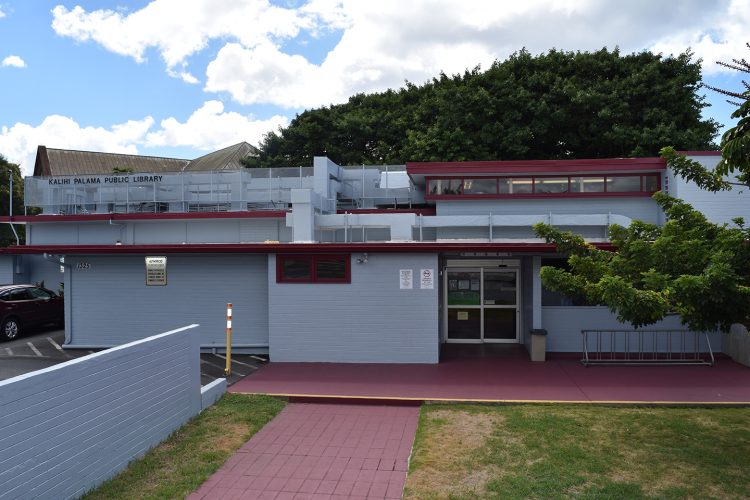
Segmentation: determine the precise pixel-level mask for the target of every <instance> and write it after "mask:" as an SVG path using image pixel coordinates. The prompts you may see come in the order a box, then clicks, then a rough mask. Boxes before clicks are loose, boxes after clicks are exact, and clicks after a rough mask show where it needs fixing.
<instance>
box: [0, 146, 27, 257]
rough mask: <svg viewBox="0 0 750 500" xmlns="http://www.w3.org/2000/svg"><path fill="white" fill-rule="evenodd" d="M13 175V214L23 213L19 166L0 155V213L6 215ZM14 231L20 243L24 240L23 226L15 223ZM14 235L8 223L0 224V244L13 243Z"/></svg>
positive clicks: (21, 180) (14, 242) (21, 177)
mask: <svg viewBox="0 0 750 500" xmlns="http://www.w3.org/2000/svg"><path fill="white" fill-rule="evenodd" d="M11 175H12V176H13V215H23V214H24V202H23V176H22V175H21V168H20V167H19V166H18V165H16V164H15V163H10V162H8V160H6V159H5V157H4V156H2V155H0V214H2V215H8V214H9V213H10V211H9V206H10V205H9V204H10V196H8V194H9V191H10V176H11ZM15 227H16V231H17V232H18V236H19V238H20V239H21V243H23V241H24V234H25V232H24V226H20V225H16V226H15ZM15 244H16V237H15V236H14V234H13V231H12V230H11V228H10V225H9V224H0V246H2V247H7V246H8V245H15Z"/></svg>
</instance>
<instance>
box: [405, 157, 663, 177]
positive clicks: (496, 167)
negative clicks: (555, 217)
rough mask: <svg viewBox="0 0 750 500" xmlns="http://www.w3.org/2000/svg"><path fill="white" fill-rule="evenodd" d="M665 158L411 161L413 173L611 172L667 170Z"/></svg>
mask: <svg viewBox="0 0 750 500" xmlns="http://www.w3.org/2000/svg"><path fill="white" fill-rule="evenodd" d="M666 167H667V163H666V161H665V160H664V159H663V158H609V159H593V160H520V161H457V162H423V163H417V162H408V163H407V164H406V171H407V172H408V173H409V174H443V173H452V172H460V173H477V174H482V173H484V174H496V173H517V172H610V171H632V170H656V169H658V170H663V169H665V168H666Z"/></svg>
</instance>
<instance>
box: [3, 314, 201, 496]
mask: <svg viewBox="0 0 750 500" xmlns="http://www.w3.org/2000/svg"><path fill="white" fill-rule="evenodd" d="M197 327H198V325H190V326H187V327H183V328H180V329H177V330H172V331H170V332H166V333H162V334H160V335H155V336H153V337H148V338H146V339H143V340H138V341H135V342H131V343H129V344H125V345H122V346H119V347H115V348H112V349H108V350H106V351H102V352H98V353H95V354H91V355H89V356H86V357H83V358H78V359H75V360H72V361H68V362H65V363H62V364H59V365H55V366H52V367H50V368H45V369H43V370H39V371H36V372H31V373H27V374H24V375H20V376H18V377H14V378H11V379H8V380H5V381H2V382H0V499H5V498H14V499H16V498H75V497H78V496H80V495H81V494H83V493H84V492H86V491H88V490H90V489H92V488H94V487H96V486H97V485H99V484H101V483H102V482H104V481H105V480H107V479H109V478H110V477H112V476H114V475H115V474H116V473H117V472H119V471H120V470H121V469H123V468H125V466H126V465H127V464H128V462H130V461H131V460H133V459H134V458H136V457H138V456H140V455H142V454H144V453H145V452H146V451H147V450H149V449H150V448H152V447H153V446H155V445H156V444H158V443H159V442H161V441H162V440H164V439H165V438H166V437H167V436H169V435H170V434H171V433H172V432H174V431H175V430H176V429H177V428H179V427H180V426H181V425H182V424H184V423H185V422H186V421H187V420H188V419H190V418H191V417H193V416H194V415H196V414H197V413H199V412H200V411H201V409H202V403H201V382H200V353H199V347H198V346H199V332H198V328H197Z"/></svg>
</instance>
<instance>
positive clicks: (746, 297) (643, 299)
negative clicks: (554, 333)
mask: <svg viewBox="0 0 750 500" xmlns="http://www.w3.org/2000/svg"><path fill="white" fill-rule="evenodd" d="M654 198H655V199H656V201H657V203H658V204H659V206H660V207H661V208H662V209H663V210H664V213H665V214H666V216H667V222H666V224H665V225H664V226H663V227H659V226H657V225H654V224H647V223H644V222H640V221H634V222H633V223H632V224H631V225H630V226H629V227H627V228H624V227H622V226H616V225H613V226H611V227H610V240H611V241H612V243H613V244H614V245H615V246H617V249H618V250H617V252H609V251H606V250H599V249H596V248H594V247H593V246H592V245H590V244H589V243H586V242H585V241H584V240H583V238H581V237H580V236H576V235H573V234H572V233H569V232H563V231H560V230H559V229H556V228H554V227H552V226H549V225H547V224H537V225H536V226H534V229H535V230H536V231H537V234H539V235H540V236H541V237H543V238H545V239H546V240H547V241H548V242H552V243H555V244H557V247H558V250H559V251H560V252H562V253H565V254H567V255H569V258H568V265H569V269H567V270H566V269H559V268H554V267H548V266H545V267H543V268H542V270H541V277H542V281H543V283H544V285H545V286H546V287H548V288H550V289H552V290H554V291H558V292H562V293H564V294H566V295H568V296H571V297H582V298H584V299H585V300H587V301H588V302H590V303H594V304H606V305H607V306H608V307H609V308H610V309H611V310H612V311H613V312H614V313H616V314H617V319H618V320H619V321H622V322H628V323H632V324H633V325H634V326H636V327H640V326H645V325H650V324H653V323H655V322H657V321H659V320H660V319H663V318H664V317H665V316H666V315H667V314H669V313H678V314H679V315H680V316H681V318H682V321H683V323H684V324H685V325H686V326H688V327H689V328H690V329H693V330H697V331H711V330H715V329H717V328H718V329H721V330H724V331H727V330H729V327H730V326H731V325H732V323H741V322H744V321H745V320H746V319H747V318H748V317H750V229H748V228H746V227H745V226H744V221H743V220H742V219H739V218H738V219H736V220H735V223H736V224H737V225H736V226H735V227H730V226H728V225H719V224H715V223H712V222H710V221H709V220H707V219H706V217H705V216H704V215H703V214H702V213H701V212H699V211H697V210H695V209H693V208H692V207H691V206H690V205H688V204H687V203H685V202H683V201H681V200H678V199H675V198H671V197H669V196H667V195H666V194H664V193H656V194H655V195H654Z"/></svg>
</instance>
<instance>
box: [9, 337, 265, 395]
mask: <svg viewBox="0 0 750 500" xmlns="http://www.w3.org/2000/svg"><path fill="white" fill-rule="evenodd" d="M64 342H65V331H64V330H58V329H56V328H52V327H47V328H39V329H37V330H34V331H31V332H28V333H27V334H24V335H23V336H21V337H19V338H17V339H14V340H11V341H8V342H0V380H5V379H8V378H12V377H15V376H18V375H22V374H24V373H28V372H32V371H35V370H41V369H42V368H46V367H48V366H53V365H56V364H58V363H63V362H65V361H68V360H71V359H75V358H80V357H81V356H86V355H88V354H91V353H93V352H95V351H92V350H88V349H65V348H63V347H62V345H63V343H64ZM267 362H268V358H267V357H266V356H255V355H249V354H235V355H233V356H232V362H231V368H232V373H231V374H230V376H229V377H227V383H228V384H229V385H232V384H233V383H235V382H237V381H238V380H240V379H241V378H243V377H245V376H247V375H250V374H252V373H253V372H255V371H256V370H257V369H258V368H260V367H261V366H263V365H264V364H266V363H267ZM225 366H226V357H225V356H224V355H222V354H209V353H204V354H201V384H203V385H206V384H208V383H209V382H212V381H213V380H216V379H217V378H221V377H224V368H225Z"/></svg>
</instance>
